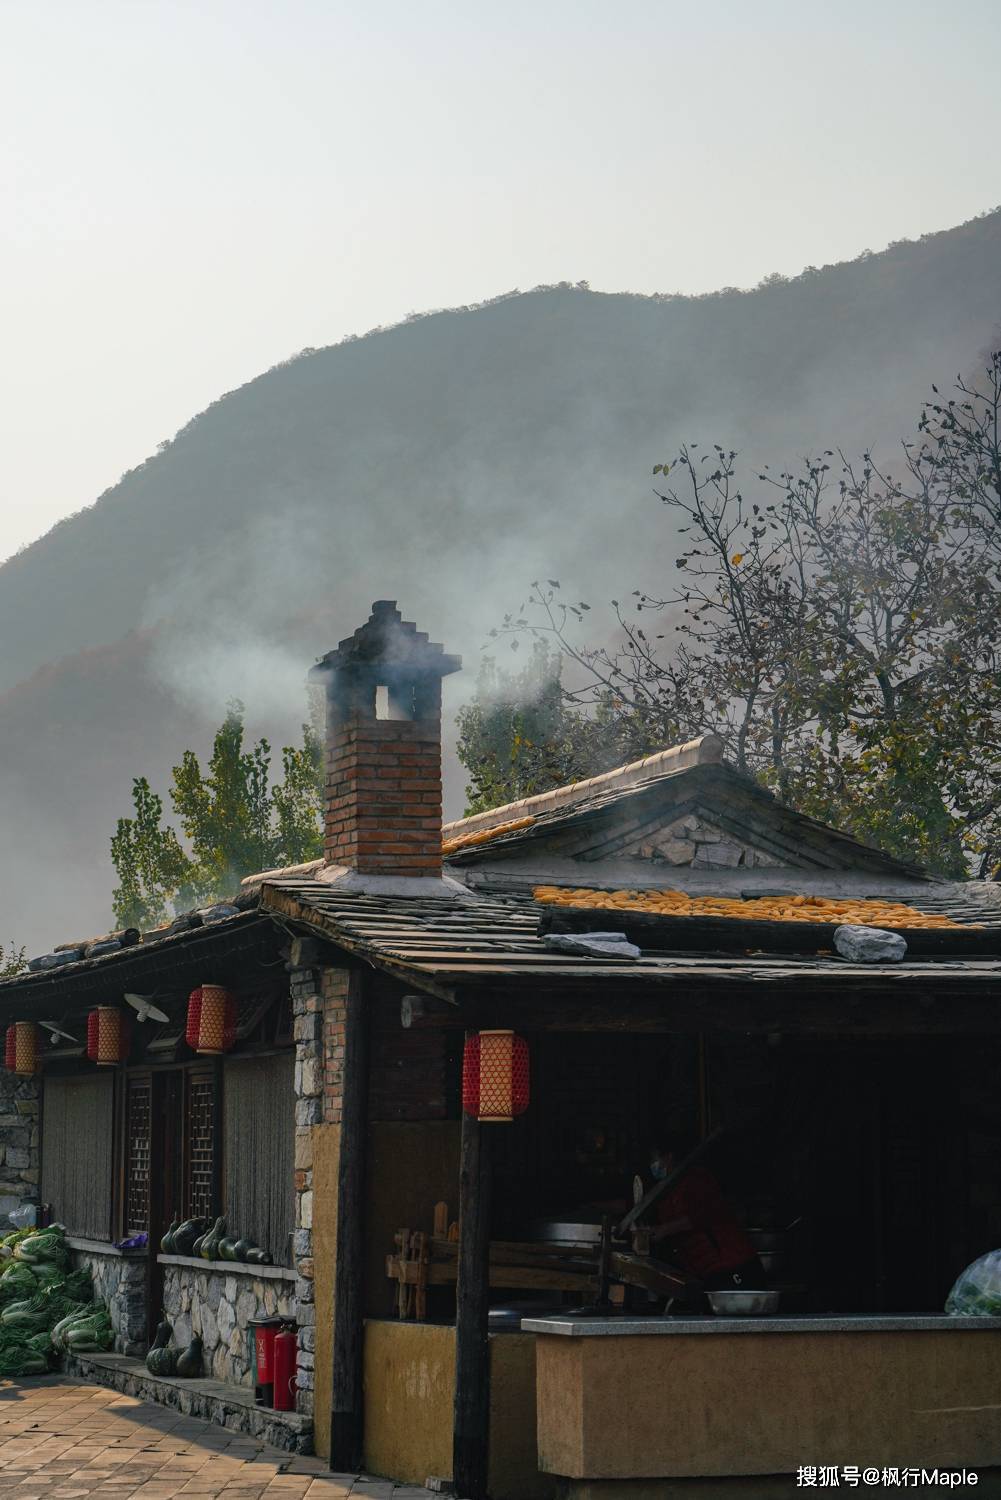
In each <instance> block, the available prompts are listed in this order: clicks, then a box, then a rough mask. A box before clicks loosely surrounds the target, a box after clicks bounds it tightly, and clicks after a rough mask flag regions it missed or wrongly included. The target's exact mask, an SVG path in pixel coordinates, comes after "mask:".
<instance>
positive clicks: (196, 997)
mask: <svg viewBox="0 0 1001 1500" xmlns="http://www.w3.org/2000/svg"><path fill="white" fill-rule="evenodd" d="M185 1037H186V1040H187V1043H188V1046H189V1047H191V1048H193V1049H194V1051H195V1052H198V1053H200V1054H201V1055H202V1056H205V1057H218V1056H219V1055H220V1054H221V1053H223V1052H228V1051H229V1049H230V1048H231V1047H232V1045H233V1043H234V1041H235V1040H236V1000H235V999H234V997H233V996H232V995H231V994H230V992H229V991H228V990H224V989H223V987H222V985H220V984H203V985H202V986H201V988H200V989H197V990H192V992H191V995H190V996H189V998H188V1025H187V1030H186V1031H185Z"/></svg>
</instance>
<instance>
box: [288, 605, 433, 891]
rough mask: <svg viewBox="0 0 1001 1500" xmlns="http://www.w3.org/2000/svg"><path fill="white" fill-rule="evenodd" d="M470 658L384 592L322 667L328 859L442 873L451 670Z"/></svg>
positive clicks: (372, 871)
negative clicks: (407, 615) (445, 691)
mask: <svg viewBox="0 0 1001 1500" xmlns="http://www.w3.org/2000/svg"><path fill="white" fill-rule="evenodd" d="M461 665H462V661H461V658H460V657H458V656H447V655H446V654H445V651H444V649H443V648H442V647H441V646H436V645H434V643H433V642H430V641H429V640H428V638H427V635H426V634H425V633H424V632H423V631H420V630H418V629H417V627H416V625H413V624H412V623H410V622H409V621H407V620H404V619H403V618H402V617H401V615H400V611H399V610H398V609H397V607H396V603H395V601H394V600H391V599H378V600H376V602H375V603H374V604H373V605H372V614H371V616H370V617H369V619H368V621H367V622H366V623H365V624H364V625H362V626H360V627H359V628H358V629H357V630H356V631H355V633H354V635H352V636H349V637H348V639H347V640H346V641H341V643H340V645H339V646H338V647H337V649H336V650H335V651H330V652H328V653H327V655H326V656H325V657H323V658H322V660H321V661H319V662H318V663H317V664H316V666H315V667H313V669H312V671H311V672H310V674H309V675H310V679H311V680H312V681H317V682H322V683H323V684H324V686H325V688H326V695H327V745H326V793H325V813H324V821H325V830H324V841H323V853H324V859H325V861H326V863H327V864H328V865H333V866H339V867H341V868H345V869H348V870H353V871H356V872H357V873H358V874H359V875H382V876H385V875H391V876H397V877H407V878H411V877H414V876H431V877H434V876H439V877H440V876H441V822H442V815H441V679H442V678H443V677H447V676H448V675H449V674H450V673H451V672H457V671H458V670H459V668H460V667H461Z"/></svg>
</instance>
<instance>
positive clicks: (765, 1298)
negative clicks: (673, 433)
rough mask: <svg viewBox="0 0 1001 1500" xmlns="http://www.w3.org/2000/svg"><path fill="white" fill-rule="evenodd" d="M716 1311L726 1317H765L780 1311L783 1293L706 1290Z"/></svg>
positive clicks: (710, 1304) (711, 1305)
mask: <svg viewBox="0 0 1001 1500" xmlns="http://www.w3.org/2000/svg"><path fill="white" fill-rule="evenodd" d="M706 1296H707V1297H708V1298H709V1306H710V1307H711V1308H712V1310H713V1312H714V1313H721V1314H723V1316H724V1317H736V1316H741V1317H759V1318H760V1317H765V1316H767V1314H768V1313H773V1312H777V1311H778V1306H779V1302H780V1301H781V1300H782V1293H781V1292H775V1291H761V1292H747V1291H739V1292H738V1291H732V1292H706Z"/></svg>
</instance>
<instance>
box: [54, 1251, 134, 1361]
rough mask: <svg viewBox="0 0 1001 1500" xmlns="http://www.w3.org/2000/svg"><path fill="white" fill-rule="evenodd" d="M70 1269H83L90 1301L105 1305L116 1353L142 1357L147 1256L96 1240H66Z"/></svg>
mask: <svg viewBox="0 0 1001 1500" xmlns="http://www.w3.org/2000/svg"><path fill="white" fill-rule="evenodd" d="M67 1244H68V1245H69V1246H70V1249H71V1251H72V1255H71V1260H72V1263H73V1269H74V1270H77V1269H79V1268H80V1267H83V1266H86V1268H87V1270H88V1271H89V1272H90V1274H91V1277H92V1279H93V1282H94V1298H95V1300H98V1299H99V1300H100V1301H102V1302H104V1303H105V1304H106V1305H107V1308H108V1312H109V1313H110V1315H111V1326H112V1328H113V1329H114V1331H115V1348H116V1350H117V1351H118V1353H119V1354H145V1352H146V1348H147V1345H148V1343H149V1338H148V1330H147V1326H146V1275H147V1265H148V1262H147V1255H146V1252H145V1250H143V1251H138V1252H137V1251H127V1250H116V1249H114V1247H113V1246H112V1245H105V1244H102V1243H101V1242H100V1241H97V1240H79V1239H73V1238H69V1239H68V1240H67Z"/></svg>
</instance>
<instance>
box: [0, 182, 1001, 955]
mask: <svg viewBox="0 0 1001 1500" xmlns="http://www.w3.org/2000/svg"><path fill="white" fill-rule="evenodd" d="M999 328H1001V211H995V212H994V213H992V214H988V215H985V216H983V217H981V218H978V219H974V220H971V221H969V222H968V223H967V224H965V225H962V226H959V227H958V228H956V229H953V230H943V231H936V232H935V233H934V234H931V235H927V236H924V237H922V239H920V240H915V241H903V242H898V244H897V245H895V246H892V247H890V248H889V249H888V250H886V251H883V252H880V253H879V254H876V255H869V256H864V257H863V258H860V259H858V260H855V261H850V262H842V263H839V264H837V265H834V266H832V267H827V268H823V269H820V270H816V271H813V270H811V269H807V270H806V271H804V272H803V273H801V275H800V276H798V277H795V278H792V279H790V280H782V281H778V282H776V281H775V280H774V279H773V278H766V281H765V283H764V284H763V285H762V286H761V287H759V288H757V289H754V290H750V291H737V290H733V291H727V290H724V291H721V292H718V293H711V294H706V295H703V296H698V297H685V296H682V295H680V294H673V293H668V294H658V295H655V296H651V297H648V296H644V295H642V294H633V293H612V292H593V291H591V290H590V289H588V288H586V287H584V286H583V285H580V284H575V285H570V284H566V283H564V284H561V285H559V286H556V287H551V288H540V289H537V290H535V291H532V292H525V293H504V294H501V296H499V297H496V298H491V299H488V300H487V301H486V302H485V303H482V304H478V305H476V306H474V307H471V308H469V309H462V308H460V309H447V310H441V311H436V312H429V313H427V314H420V315H416V316H414V317H412V318H409V319H407V320H405V321H403V322H401V323H399V324H396V325H394V326H393V327H392V328H390V329H384V330H375V331H372V332H371V333H370V334H368V335H362V336H351V337H349V338H348V339H346V340H344V341H342V342H341V343H338V344H334V345H331V346H329V347H328V348H326V349H321V350H316V351H313V352H304V353H303V354H301V355H299V356H293V357H292V358H291V359H289V360H286V361H282V362H280V363H279V364H278V365H276V366H274V367H272V369H271V370H268V371H265V372H263V373H262V374H261V375H259V376H257V377H255V378H254V379H253V380H252V381H248V382H246V383H245V384H244V385H242V386H239V387H237V388H236V389H235V390H234V391H232V392H228V393H226V394H225V395H224V396H221V397H220V398H219V399H218V400H217V401H216V402H214V403H212V404H211V405H210V406H209V407H207V408H206V409H205V411H204V412H201V413H199V414H198V415H197V416H195V417H193V418H192V419H191V421H190V422H188V423H186V424H185V426H184V427H183V428H181V429H180V430H179V432H178V433H177V434H176V435H175V436H174V438H172V439H170V440H169V441H168V442H166V443H164V444H161V446H160V448H159V450H158V451H157V453H156V454H155V455H152V456H151V457H150V458H149V459H147V460H146V461H145V462H144V463H143V464H141V465H139V466H138V467H137V468H135V469H132V470H130V471H129V472H128V473H127V474H126V475H124V476H123V478H122V479H121V480H120V481H119V482H118V483H117V484H116V485H114V486H111V487H110V488H109V489H108V490H106V491H105V492H104V493H103V494H102V496H100V497H99V499H98V500H97V501H96V502H95V504H94V505H93V506H90V507H87V508H86V509H84V510H82V511H79V512H77V513H76V514H75V515H74V516H72V517H69V518H66V519H65V520H64V521H62V522H60V523H58V525H57V526H56V527H54V528H52V529H51V530H50V531H49V532H47V533H46V534H45V536H44V537H42V538H39V539H38V540H37V541H36V542H34V543H32V544H31V545H30V546H29V547H27V548H25V549H23V550H22V551H20V552H19V553H16V554H15V555H14V557H12V558H10V559H8V560H7V562H5V563H4V564H3V565H2V566H0V639H3V640H4V642H5V648H6V649H5V652H4V654H3V656H2V658H0V821H2V825H3V827H4V829H5V836H6V839H7V847H8V850H9V859H8V861H6V862H5V870H4V872H0V901H2V902H3V903H4V904H5V907H6V910H7V913H8V922H9V923H10V924H11V932H10V936H11V937H16V938H17V939H18V940H19V941H23V940H27V939H30V941H31V942H32V943H35V942H47V941H52V940H58V938H59V936H60V932H59V930H58V924H57V926H56V928H55V930H53V927H52V919H53V913H55V912H58V911H65V912H67V913H68V915H69V922H68V924H67V925H68V926H69V927H72V928H74V929H75V928H76V927H77V926H78V925H79V921H80V917H81V916H82V917H85V918H86V920H85V924H84V925H85V926H93V928H94V930H95V931H96V930H99V929H100V928H101V924H102V923H104V924H105V925H106V922H107V913H108V906H109V898H110V885H111V872H110V868H109V865H108V859H107V841H108V839H109V837H110V834H111V832H112V831H113V817H114V816H117V815H119V814H122V813H126V812H128V810H129V784H130V779H131V777H132V776H133V775H137V774H140V773H147V774H150V776H151V777H155V776H157V775H160V774H161V773H165V771H166V769H167V768H169V765H170V764H172V763H173V761H174V760H176V759H177V757H178V756H179V754H180V752H181V751H182V750H183V749H184V748H185V747H186V746H187V745H188V744H189V743H190V744H192V745H194V746H195V747H196V748H200V749H204V748H205V747H206V746H207V743H208V740H209V737H210V734H211V730H212V729H213V728H214V727H215V725H216V724H217V723H218V721H219V719H220V718H221V716H222V712H223V710H224V706H225V702H226V699H227V698H228V697H232V696H240V697H242V698H244V700H245V701H246V702H247V704H248V709H249V710H250V713H251V715H252V717H253V718H254V720H255V723H259V724H260V725H261V726H262V727H264V728H266V729H267V730H268V732H269V734H270V736H271V737H272V739H273V741H274V742H275V743H281V742H282V737H283V736H284V735H287V736H288V737H289V738H293V737H294V736H295V733H296V729H297V726H298V723H299V721H300V720H301V718H302V717H303V714H304V696H303V688H302V680H303V677H304V674H305V670H306V668H307V667H308V666H309V664H310V662H311V661H312V660H315V658H316V656H318V655H319V654H321V653H322V652H323V651H325V650H326V649H328V648H329V646H330V645H331V643H332V641H334V640H335V639H339V638H340V637H341V636H343V635H345V634H346V633H348V631H349V630H350V629H351V628H353V626H354V625H355V624H357V623H358V622H359V620H361V619H363V618H364V617H365V616H366V615H367V612H368V608H369V605H370V604H371V601H372V599H374V598H377V597H396V598H398V599H399V601H400V604H401V607H402V608H403V609H404V610H405V612H406V614H407V616H408V618H416V619H417V621H418V623H419V624H420V626H421V628H422V629H426V630H429V631H430V632H431V633H432V634H433V636H434V638H435V639H437V640H441V641H443V642H444V643H445V644H446V646H447V647H448V648H449V649H452V650H457V651H463V652H465V654H466V658H467V662H466V665H467V668H469V669H471V670H468V671H467V672H465V673H464V674H462V676H461V681H460V679H456V680H455V683H456V684H457V686H456V685H453V688H452V691H453V692H454V693H456V694H458V697H457V699H456V701H461V696H462V695H463V694H466V693H468V692H469V691H470V684H471V681H472V678H473V675H474V672H475V659H476V655H477V653H478V651H479V649H480V647H481V646H482V645H483V643H484V641H485V640H486V639H487V638H488V631H489V628H490V627H491V626H492V625H494V624H496V623H498V621H499V620H500V618H501V617H502V615H503V613H504V612H506V610H508V609H510V608H514V607H516V606H517V604H518V601H519V599H520V598H522V597H524V594H523V591H524V589H525V588H526V587H527V584H528V582H529V580H530V579H532V578H534V577H537V576H551V577H556V578H560V579H561V580H562V581H563V583H564V587H565V589H566V590H568V591H571V592H572V596H573V597H574V598H579V597H585V598H588V599H590V600H591V601H592V602H593V603H600V602H601V601H603V600H604V599H606V598H607V597H608V596H609V595H610V594H615V593H621V592H622V591H626V592H628V590H629V589H631V588H634V587H646V588H648V590H649V591H650V592H653V593H656V591H657V584H658V580H660V579H662V575H663V571H664V569H665V568H666V567H669V566H670V563H671V556H672V538H671V535H670V533H668V532H667V531H666V530H665V529H664V527H665V520H664V513H663V507H660V506H659V505H658V504H657V502H656V501H655V500H654V498H653V496H652V492H651V479H650V474H651V469H652V466H653V464H654V463H655V462H658V461H661V460H663V459H665V458H668V457H670V456H671V453H672V449H673V448H674V447H675V446H676V445H677V443H678V442H680V441H691V440H696V441H699V442H702V443H704V444H706V445H708V444H710V443H712V442H713V441H719V442H720V443H723V444H724V445H726V446H727V447H736V448H738V449H743V450H744V451H745V453H746V454H747V457H748V464H749V468H750V469H751V472H754V471H755V470H756V469H757V468H758V467H760V465H761V464H762V463H764V462H770V463H772V465H773V467H777V466H779V465H783V466H784V465H787V464H793V463H795V462H796V460H797V459H798V458H799V457H800V456H802V454H804V453H805V452H807V451H816V450H817V449H818V448H835V447H837V446H839V445H841V446H844V447H845V448H846V449H847V450H849V451H858V450H859V449H861V448H863V447H868V446H870V445H876V446H877V447H878V448H879V451H880V452H881V453H886V452H888V451H889V450H890V449H895V448H896V444H897V442H898V440H899V439H900V437H901V436H903V435H904V434H906V433H908V432H913V430H914V428H915V425H916V421H917V416H918V411H919V408H920V403H921V401H922V399H923V398H924V397H925V396H926V395H927V393H928V392H929V390H930V386H931V383H932V381H935V382H936V383H937V384H938V385H939V386H940V388H944V387H945V386H947V385H948V383H949V382H950V380H951V378H952V377H953V376H954V375H955V373H956V372H957V371H962V372H964V373H968V372H970V371H971V370H973V371H975V370H976V368H977V366H978V364H979V363H980V361H981V358H982V355H983V354H984V353H985V352H986V351H987V349H989V347H990V346H991V343H992V341H993V339H994V337H995V336H996V335H997V333H998V329H999ZM596 618H597V616H596V615H593V616H592V619H596ZM84 705H85V706H86V712H84ZM40 740H45V741H46V742H47V743H46V744H45V747H44V753H40V747H39V741H40ZM160 785H161V787H162V782H161V783H160ZM460 791H461V778H460V777H459V776H458V775H457V772H456V768H455V764H454V761H453V762H451V774H450V780H449V798H450V812H451V813H452V814H453V815H454V814H455V813H456V812H459V811H461V801H460V797H459V794H460ZM116 809H117V811H116ZM109 820H110V821H109ZM27 872H30V874H31V877H32V878H31V879H25V875H26V873H27ZM34 877H38V878H44V879H45V881H46V882H47V886H46V888H47V891H48V893H49V899H48V900H47V901H46V903H45V906H46V908H47V910H46V912H45V914H44V917H42V916H39V914H38V911H37V906H38V903H37V901H36V900H35V897H34V895H33V891H32V885H33V881H34ZM81 877H82V878H81ZM75 913H79V914H80V916H78V915H75ZM43 921H44V931H42V930H40V929H41V927H42V925H43ZM0 940H4V939H3V934H2V933H0Z"/></svg>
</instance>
